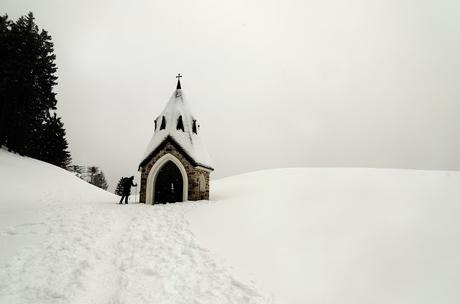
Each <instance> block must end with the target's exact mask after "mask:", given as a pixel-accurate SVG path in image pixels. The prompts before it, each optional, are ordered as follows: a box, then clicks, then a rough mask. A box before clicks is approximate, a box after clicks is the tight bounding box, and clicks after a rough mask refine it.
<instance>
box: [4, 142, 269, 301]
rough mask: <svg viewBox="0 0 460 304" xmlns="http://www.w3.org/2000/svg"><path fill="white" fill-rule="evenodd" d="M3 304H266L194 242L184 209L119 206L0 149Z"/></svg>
mask: <svg viewBox="0 0 460 304" xmlns="http://www.w3.org/2000/svg"><path fill="white" fill-rule="evenodd" d="M0 168H1V170H0V185H1V186H0V187H1V188H0V192H1V193H2V196H1V199H0V214H1V221H0V242H1V247H0V252H1V258H2V261H1V264H0V303H2V304H15V303H17V304H19V303H21V304H23V303H41V304H45V303H46V304H48V303H75V304H76V303H80V304H88V303H95V304H97V303H111V304H122V303H130V304H140V303H171V304H172V303H174V304H176V303H183V304H186V303H187V304H188V303H203V304H204V303H254V304H258V303H270V302H271V300H270V299H269V298H267V297H266V296H265V295H264V294H262V293H260V292H259V291H258V290H257V289H256V288H255V287H254V286H252V283H251V282H249V283H247V282H243V281H241V280H239V279H238V278H236V277H234V276H233V274H232V272H231V271H230V270H229V269H228V268H227V267H226V266H225V265H223V264H221V263H219V262H218V261H216V259H215V258H214V257H213V255H212V254H211V253H210V252H209V251H208V250H206V249H205V248H203V247H201V246H200V245H199V244H197V243H196V242H195V240H194V236H193V234H192V232H191V231H190V229H189V225H188V222H187V221H186V220H185V218H184V215H183V212H184V210H185V209H184V208H182V207H181V206H183V205H182V204H176V205H166V206H145V205H140V204H131V205H118V204H117V201H118V197H116V196H115V195H112V194H109V193H107V192H105V191H103V190H100V189H98V188H96V187H93V186H92V185H89V184H88V183H86V182H84V181H81V180H79V179H78V178H76V177H74V176H73V175H72V174H70V173H69V172H66V171H64V170H62V169H59V168H57V167H54V166H51V165H48V164H45V163H42V162H39V161H36V160H32V159H28V158H24V157H19V156H16V155H13V154H10V153H7V152H5V151H2V150H0Z"/></svg>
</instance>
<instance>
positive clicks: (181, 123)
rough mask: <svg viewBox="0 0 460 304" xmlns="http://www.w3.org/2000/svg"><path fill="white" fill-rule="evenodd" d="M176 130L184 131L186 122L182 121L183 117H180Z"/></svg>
mask: <svg viewBox="0 0 460 304" xmlns="http://www.w3.org/2000/svg"><path fill="white" fill-rule="evenodd" d="M176 129H177V130H182V131H184V122H183V121H182V115H180V116H179V118H178V119H177V127H176Z"/></svg>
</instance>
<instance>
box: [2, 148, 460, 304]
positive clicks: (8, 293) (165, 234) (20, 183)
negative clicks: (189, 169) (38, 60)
mask: <svg viewBox="0 0 460 304" xmlns="http://www.w3.org/2000/svg"><path fill="white" fill-rule="evenodd" d="M0 195H1V196H0V303H1V304H3V303H5V304H19V303H21V304H24V303H41V304H57V303H73V304H87V303H117V304H125V303H126V304H128V303H136V304H141V303H168V304H179V303H201V304H211V303H219V304H225V303H229V304H230V303H238V304H239V303H250V304H265V303H273V302H274V303H280V304H281V303H289V304H300V303H302V304H304V303H336V304H338V303H340V304H342V303H353V304H360V303H363V304H364V303H366V304H368V303H385V304H388V303H404V304H423V303H430V304H431V303H443V304H451V303H452V304H454V303H457V302H458V299H460V291H459V288H458V287H459V286H460V275H459V274H460V243H459V242H458V240H459V239H460V204H459V202H460V172H441V171H417V170H386V169H346V168H342V169H338V168H317V169H300V168H299V169H276V170H267V171H260V172H254V173H248V174H243V175H239V176H233V177H229V178H224V179H221V180H218V181H214V182H212V183H211V198H212V201H210V202H204V201H201V202H196V203H190V202H187V203H178V204H168V205H155V206H151V205H143V204H131V205H123V206H120V205H118V204H117V197H116V196H114V195H112V194H110V193H108V192H105V191H103V190H101V189H98V188H96V187H94V186H92V185H90V184H88V183H86V182H84V181H82V180H80V179H78V178H77V177H75V176H73V175H72V174H71V173H69V172H67V171H65V170H62V169H60V168H57V167H55V166H52V165H49V164H46V163H43V162H40V161H37V160H33V159H29V158H25V157H20V156H17V155H14V154H10V153H8V152H6V151H3V150H0ZM216 255H217V256H218V257H220V259H216ZM222 260H225V262H224V263H223V261H222ZM224 264H227V265H232V266H234V269H231V268H228V267H227V266H225V265H224ZM251 279H255V282H256V283H257V285H258V287H256V286H255V284H254V283H252V282H251Z"/></svg>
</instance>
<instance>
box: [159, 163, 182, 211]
mask: <svg viewBox="0 0 460 304" xmlns="http://www.w3.org/2000/svg"><path fill="white" fill-rule="evenodd" d="M182 187H183V181H182V175H181V173H180V170H179V168H178V167H177V166H176V165H175V164H174V163H173V162H172V161H168V162H167V163H166V164H164V165H163V167H161V169H160V172H158V175H157V179H156V181H155V203H156V204H165V203H174V202H182V194H183V190H182Z"/></svg>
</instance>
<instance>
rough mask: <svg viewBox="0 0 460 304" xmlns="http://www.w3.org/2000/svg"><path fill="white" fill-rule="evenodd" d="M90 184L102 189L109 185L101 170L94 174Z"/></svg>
mask: <svg viewBox="0 0 460 304" xmlns="http://www.w3.org/2000/svg"><path fill="white" fill-rule="evenodd" d="M92 184H93V185H94V186H96V187H99V188H101V189H104V190H107V188H108V187H109V185H108V184H107V180H106V179H105V175H104V172H102V171H99V172H98V173H96V175H94V178H93V182H92Z"/></svg>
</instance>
